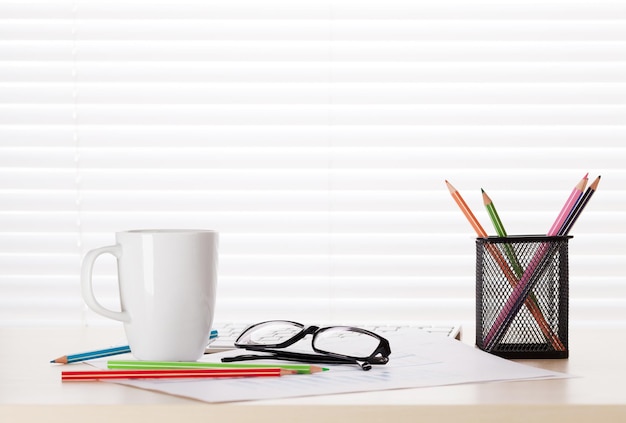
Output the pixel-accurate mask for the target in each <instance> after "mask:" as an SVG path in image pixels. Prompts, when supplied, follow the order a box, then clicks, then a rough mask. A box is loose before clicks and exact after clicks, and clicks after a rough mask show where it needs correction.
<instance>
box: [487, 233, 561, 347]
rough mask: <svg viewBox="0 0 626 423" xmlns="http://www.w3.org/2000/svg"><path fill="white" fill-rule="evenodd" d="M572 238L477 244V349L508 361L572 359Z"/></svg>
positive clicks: (494, 240) (494, 239)
mask: <svg viewBox="0 0 626 423" xmlns="http://www.w3.org/2000/svg"><path fill="white" fill-rule="evenodd" d="M569 238H571V237H569V236H550V237H549V236H530V235H528V236H509V237H487V238H478V239H477V240H476V345H477V346H478V348H480V349H482V350H484V351H487V352H489V353H492V354H494V355H498V356H500V357H505V358H566V357H567V356H568V353H569V352H568V339H567V337H568V299H569V298H568V295H569V281H568V240H569Z"/></svg>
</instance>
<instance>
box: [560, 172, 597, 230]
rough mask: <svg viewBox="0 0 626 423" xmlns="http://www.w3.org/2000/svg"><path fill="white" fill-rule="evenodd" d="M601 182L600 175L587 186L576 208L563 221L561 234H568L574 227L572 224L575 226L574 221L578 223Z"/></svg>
mask: <svg viewBox="0 0 626 423" xmlns="http://www.w3.org/2000/svg"><path fill="white" fill-rule="evenodd" d="M599 183H600V176H598V177H597V178H596V179H595V180H594V181H593V182H592V183H591V185H589V187H588V188H587V191H585V193H584V194H583V195H582V197H580V199H579V200H578V202H577V203H576V205H575V206H574V209H573V210H572V212H571V213H570V214H569V215H568V216H567V219H566V220H565V223H563V226H561V229H559V235H567V234H568V233H569V231H570V230H571V229H572V226H574V223H576V221H577V220H578V218H579V217H580V215H581V213H582V211H583V209H584V208H585V206H586V205H587V203H588V202H589V199H590V198H591V196H592V195H593V194H594V193H595V192H596V190H597V189H598V184H599Z"/></svg>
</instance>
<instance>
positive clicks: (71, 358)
mask: <svg viewBox="0 0 626 423" xmlns="http://www.w3.org/2000/svg"><path fill="white" fill-rule="evenodd" d="M215 338H217V330H215V329H213V330H212V331H211V334H210V336H209V339H215ZM129 352H131V351H130V346H128V345H122V346H119V347H112V348H104V349H101V350H94V351H87V352H83V353H78V354H69V355H64V356H63V357H59V358H55V359H54V360H50V363H57V364H69V363H77V362H79V361H87V360H93V359H96V358H103V357H110V356H112V355H119V354H126V353H129Z"/></svg>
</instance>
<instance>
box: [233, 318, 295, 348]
mask: <svg viewBox="0 0 626 423" xmlns="http://www.w3.org/2000/svg"><path fill="white" fill-rule="evenodd" d="M300 331H302V327H301V326H298V325H295V324H292V323H291V322H268V323H265V324H261V325H257V326H255V327H252V328H250V329H249V330H247V331H246V332H244V333H243V334H242V335H241V337H240V338H239V340H238V342H239V343H241V344H247V345H275V344H280V343H282V342H285V341H287V340H289V339H291V338H293V337H294V336H295V335H296V334H298V333H299V332H300Z"/></svg>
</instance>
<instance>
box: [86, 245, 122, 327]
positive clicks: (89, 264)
mask: <svg viewBox="0 0 626 423" xmlns="http://www.w3.org/2000/svg"><path fill="white" fill-rule="evenodd" d="M104 253H109V254H112V255H113V256H115V258H117V259H119V258H120V257H121V255H122V246H121V245H119V244H117V245H110V246H108V247H100V248H96V249H95V250H91V251H89V252H88V253H87V254H86V255H85V258H84V259H83V265H82V268H81V273H80V282H81V288H82V294H83V299H84V300H85V303H87V305H88V306H89V308H91V309H92V310H93V311H95V312H96V313H98V314H100V315H102V316H104V317H108V318H109V319H113V320H119V321H121V322H125V323H129V322H130V316H129V314H128V312H126V311H113V310H109V309H108V308H105V307H103V306H102V305H101V304H100V303H99V302H98V300H97V299H96V297H95V295H94V293H93V281H92V278H91V275H92V273H93V264H94V262H95V261H96V259H97V258H98V256H99V255H101V254H104Z"/></svg>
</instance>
